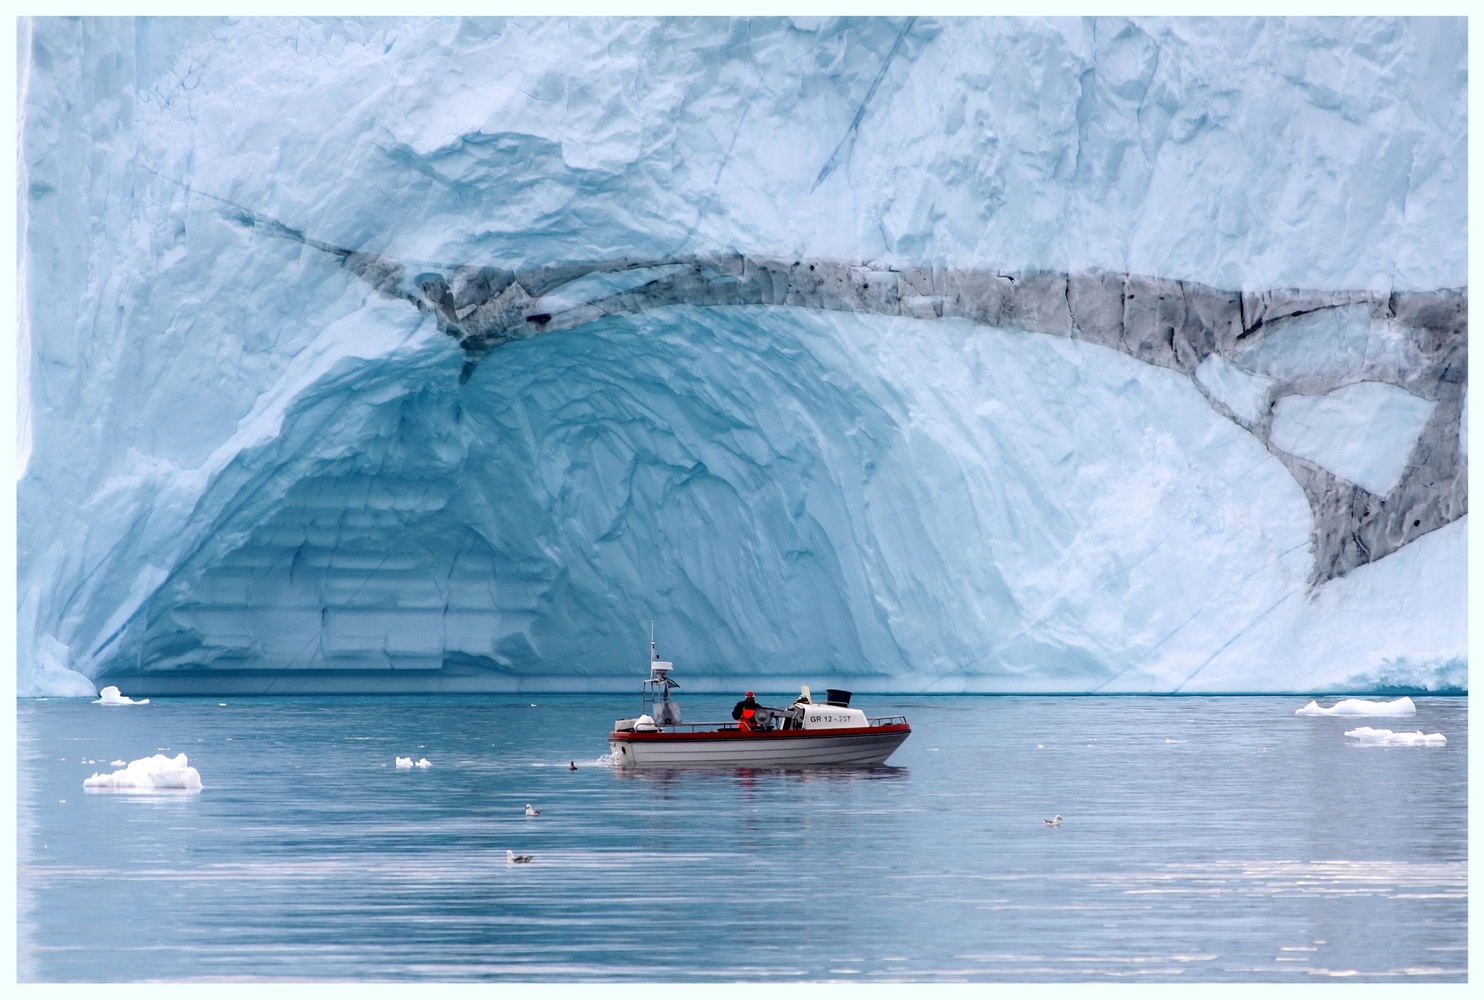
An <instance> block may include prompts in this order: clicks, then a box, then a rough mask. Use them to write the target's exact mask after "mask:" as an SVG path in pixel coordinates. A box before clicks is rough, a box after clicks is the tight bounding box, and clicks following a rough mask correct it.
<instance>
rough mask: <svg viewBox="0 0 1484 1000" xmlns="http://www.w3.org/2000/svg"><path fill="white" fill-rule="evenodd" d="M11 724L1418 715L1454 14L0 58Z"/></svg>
mask: <svg viewBox="0 0 1484 1000" xmlns="http://www.w3.org/2000/svg"><path fill="white" fill-rule="evenodd" d="M18 34H19V39H18V43H19V46H18V50H19V52H20V65H19V74H18V79H19V81H20V91H19V110H20V150H19V156H18V165H19V170H20V182H21V183H20V198H19V201H18V204H19V228H20V259H19V268H20V274H19V279H20V309H21V317H22V322H21V324H20V329H21V345H20V351H19V357H20V366H21V367H20V378H19V380H18V385H19V393H20V399H19V400H18V402H19V411H20V428H21V440H20V444H19V454H18V457H19V470H18V471H19V481H18V484H17V503H18V587H17V604H18V607H17V626H18V644H17V645H18V650H17V657H18V661H17V662H18V667H17V689H18V692H19V693H20V694H22V695H53V696H66V697H83V696H86V697H89V698H94V697H97V691H98V689H99V687H100V686H105V685H106V686H109V687H117V688H121V689H123V690H132V691H135V692H136V694H144V695H156V696H157V695H161V694H212V695H225V694H238V693H243V694H247V693H252V694H257V693H284V694H287V693H295V692H310V691H325V692H349V691H354V692H365V693H377V692H410V691H424V692H457V691H502V692H512V693H514V692H522V693H523V692H532V693H534V692H537V691H594V690H603V691H628V690H630V689H631V688H632V686H633V684H634V683H635V680H634V679H635V675H636V673H640V672H642V671H643V670H644V669H645V667H644V662H645V656H646V653H647V649H646V646H645V641H646V639H645V633H646V632H647V630H648V623H649V622H650V621H654V622H655V623H656V626H657V629H658V632H659V635H660V636H661V637H662V640H663V642H662V644H663V645H664V646H665V648H666V651H667V655H668V656H670V657H671V658H673V659H674V660H675V661H676V662H677V663H678V665H679V668H680V669H681V670H682V671H683V672H684V676H685V677H686V683H687V688H688V689H689V690H695V691H703V692H704V691H719V690H732V689H739V688H740V689H744V690H745V689H746V688H749V687H757V686H759V685H764V686H766V685H768V684H769V683H770V679H771V682H772V683H773V684H774V686H775V687H776V688H778V689H780V690H781V689H791V688H793V687H794V686H796V685H797V684H798V683H800V682H801V681H809V678H810V677H814V678H817V680H816V681H815V683H818V682H819V681H828V682H829V683H831V684H832V685H834V686H840V687H845V688H850V689H852V690H857V691H861V692H872V691H922V692H946V693H952V692H965V691H994V692H1017V691H1048V692H1069V693H1070V692H1090V691H1098V692H1105V693H1108V692H1283V693H1292V692H1302V693H1319V692H1329V691H1337V690H1344V691H1353V692H1356V693H1363V692H1368V691H1369V692H1381V691H1385V692H1391V693H1395V692H1397V691H1398V690H1408V691H1457V690H1462V689H1463V688H1464V687H1465V686H1466V680H1467V677H1466V674H1467V669H1466V668H1467V629H1466V620H1467V615H1466V606H1465V603H1466V593H1467V587H1466V577H1467V527H1468V524H1467V514H1466V511H1467V475H1466V472H1467V452H1466V445H1467V437H1466V433H1465V430H1466V429H1465V423H1466V421H1465V414H1466V404H1467V374H1466V373H1467V233H1466V227H1465V225H1464V220H1465V219H1466V216H1467V199H1466V189H1467V170H1466V166H1465V165H1466V163H1467V149H1466V145H1467V143H1466V139H1467V88H1466V79H1467V75H1466V69H1467V46H1466V39H1467V31H1466V22H1465V21H1464V20H1463V19H1461V18H1381V19H1358V18H1356V19H1352V18H1333V19H1322V20H1299V19H1286V18H1272V19H1265V18H1232V19H1222V20H1218V21H1208V20H1193V19H1179V18H1175V19H1166V18H1137V19H1123V18H1109V19H1104V18H1087V19H1034V18H1032V19H1001V18H949V19H939V18H929V17H915V18H850V17H845V18H815V19H790V18H749V19H745V20H743V19H732V18H709V19H700V20H682V19H674V18H632V17H631V18H575V19H568V18H556V17H531V18H520V19H518V20H517V19H502V18H491V19H475V18H468V19H458V18H453V19H449V18H376V19H369V18H368V19H355V18H339V19H337V18H327V19H320V18H251V17H249V18H240V19H230V20H228V19H218V18H190V19H175V18H137V19H134V18H130V19H114V18H84V19H77V20H69V19H63V18H51V17H41V18H26V19H22V20H21V21H20V22H19V32H18Z"/></svg>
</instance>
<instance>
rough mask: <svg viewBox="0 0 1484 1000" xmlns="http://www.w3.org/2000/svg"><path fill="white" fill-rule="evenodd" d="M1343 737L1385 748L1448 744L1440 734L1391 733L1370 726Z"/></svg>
mask: <svg viewBox="0 0 1484 1000" xmlns="http://www.w3.org/2000/svg"><path fill="white" fill-rule="evenodd" d="M1345 735H1346V736H1349V737H1351V738H1352V739H1357V740H1359V741H1360V742H1362V743H1372V744H1375V745H1377V746H1387V747H1440V746H1443V745H1444V744H1446V743H1447V742H1448V738H1447V737H1446V736H1444V735H1443V734H1442V733H1424V732H1422V731H1421V730H1418V731H1417V732H1415V733H1393V732H1392V731H1391V730H1390V729H1372V728H1371V727H1370V726H1361V727H1360V728H1359V729H1351V730H1349V731H1347V732H1346V733H1345Z"/></svg>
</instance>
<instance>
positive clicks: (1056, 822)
mask: <svg viewBox="0 0 1484 1000" xmlns="http://www.w3.org/2000/svg"><path fill="white" fill-rule="evenodd" d="M1041 822H1042V823H1045V824H1046V825H1047V826H1061V813H1057V814H1056V818H1055V819H1043V820H1041Z"/></svg>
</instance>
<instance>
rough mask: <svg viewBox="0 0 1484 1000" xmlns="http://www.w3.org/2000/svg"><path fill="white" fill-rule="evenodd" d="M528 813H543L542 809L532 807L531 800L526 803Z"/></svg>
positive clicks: (536, 814) (532, 814) (534, 814)
mask: <svg viewBox="0 0 1484 1000" xmlns="http://www.w3.org/2000/svg"><path fill="white" fill-rule="evenodd" d="M526 815H527V816H540V815H541V810H540V809H533V808H531V804H530V803H529V802H527V803H526Z"/></svg>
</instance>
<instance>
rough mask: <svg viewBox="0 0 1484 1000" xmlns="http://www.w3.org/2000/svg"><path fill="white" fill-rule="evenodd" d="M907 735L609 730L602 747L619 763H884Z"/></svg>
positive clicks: (883, 731) (900, 727)
mask: <svg viewBox="0 0 1484 1000" xmlns="http://www.w3.org/2000/svg"><path fill="white" fill-rule="evenodd" d="M911 733H912V730H911V728H909V727H908V726H907V725H905V724H895V725H887V726H870V727H866V728H862V729H813V730H799V729H795V730H781V731H779V730H775V731H770V732H759V733H742V732H738V731H737V730H721V731H716V732H694V733H684V732H657V733H643V732H615V733H612V734H611V735H610V736H609V737H608V746H609V747H610V749H611V750H612V751H613V759H614V762H615V763H616V764H617V765H618V766H619V767H652V766H661V767H691V766H706V765H720V766H725V767H812V766H819V765H838V764H846V765H851V764H853V765H869V764H881V763H884V762H885V761H886V758H888V757H890V756H891V755H892V752H893V751H895V750H896V748H897V747H899V746H901V745H902V743H903V741H904V740H906V739H907V737H908V736H910V735H911Z"/></svg>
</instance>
